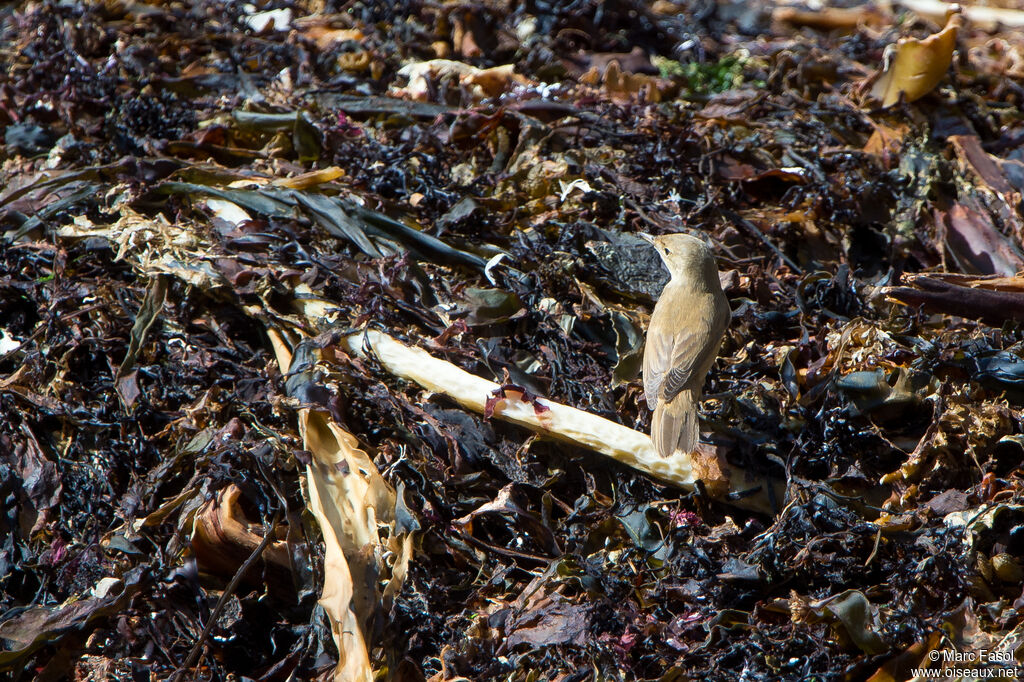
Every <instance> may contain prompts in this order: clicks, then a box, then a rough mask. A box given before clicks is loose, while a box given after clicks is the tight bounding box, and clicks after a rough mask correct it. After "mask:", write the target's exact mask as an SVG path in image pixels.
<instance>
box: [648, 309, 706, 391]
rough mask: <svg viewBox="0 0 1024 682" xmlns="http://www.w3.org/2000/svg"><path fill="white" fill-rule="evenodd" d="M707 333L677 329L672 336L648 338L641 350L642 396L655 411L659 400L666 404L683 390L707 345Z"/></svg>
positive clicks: (650, 335) (649, 335) (659, 335)
mask: <svg viewBox="0 0 1024 682" xmlns="http://www.w3.org/2000/svg"><path fill="white" fill-rule="evenodd" d="M707 337H708V334H707V330H696V329H693V328H690V329H680V330H678V331H677V332H676V333H675V334H653V335H652V334H650V333H648V335H647V345H646V347H645V348H644V395H645V396H646V397H647V407H649V408H650V409H652V410H653V409H654V408H655V406H657V404H658V397H659V396H660V397H662V398H664V400H665V401H666V402H668V401H670V400H672V398H674V397H675V396H676V395H677V394H678V393H679V391H681V390H682V389H683V387H684V386H685V385H686V382H688V381H689V380H690V377H691V376H692V375H693V368H694V366H695V365H696V363H697V362H698V361H699V360H700V359H701V357H700V356H701V355H703V353H702V352H701V351H702V350H704V347H705V346H706V345H707V341H708V338H707Z"/></svg>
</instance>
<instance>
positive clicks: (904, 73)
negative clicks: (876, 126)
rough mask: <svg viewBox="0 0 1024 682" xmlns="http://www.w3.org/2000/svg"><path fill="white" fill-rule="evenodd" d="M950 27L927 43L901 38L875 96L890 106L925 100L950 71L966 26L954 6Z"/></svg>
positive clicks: (924, 40)
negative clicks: (901, 102) (958, 37)
mask: <svg viewBox="0 0 1024 682" xmlns="http://www.w3.org/2000/svg"><path fill="white" fill-rule="evenodd" d="M952 8H953V9H951V11H950V15H949V18H948V19H947V20H946V27H945V28H943V29H942V30H941V31H939V32H938V33H935V34H934V35H930V36H928V37H927V38H924V39H923V40H918V39H917V38H900V40H899V42H897V43H896V46H895V48H894V54H893V55H892V57H891V59H890V60H889V62H888V68H886V69H885V72H884V73H883V74H882V76H881V77H880V78H879V79H878V80H877V81H876V82H875V85H874V87H872V89H871V96H872V97H874V98H876V99H879V100H881V101H882V106H883V107H889V106H892V105H893V104H896V103H897V102H898V101H900V97H901V96H902V98H903V99H904V101H907V102H913V101H914V100H918V99H921V98H922V97H924V96H925V95H927V94H928V93H929V92H931V91H932V90H933V89H934V88H935V86H936V85H938V84H939V81H940V80H942V77H943V76H944V75H945V74H946V71H947V70H949V65H950V64H951V63H952V61H953V50H954V49H955V48H956V35H957V30H958V29H959V28H960V27H961V26H963V17H962V16H961V14H960V8H959V7H958V6H956V5H953V6H952Z"/></svg>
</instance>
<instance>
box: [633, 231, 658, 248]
mask: <svg viewBox="0 0 1024 682" xmlns="http://www.w3.org/2000/svg"><path fill="white" fill-rule="evenodd" d="M636 236H637V237H640V239H643V240H644V241H646V242H648V243H650V245H651V246H654V237H652V236H651V235H649V234H647V233H646V232H637V233H636Z"/></svg>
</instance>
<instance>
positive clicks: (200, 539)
mask: <svg viewBox="0 0 1024 682" xmlns="http://www.w3.org/2000/svg"><path fill="white" fill-rule="evenodd" d="M241 497H242V489H241V488H239V487H238V486H237V485H235V484H234V483H232V484H230V485H229V486H228V487H226V488H224V489H223V490H221V491H220V492H219V493H217V497H216V499H214V500H210V501H209V502H207V503H206V505H205V506H204V507H203V509H202V510H201V511H200V512H199V514H197V515H196V517H195V522H194V524H193V527H192V549H193V551H195V553H196V558H197V559H198V560H199V563H200V565H202V566H203V567H204V568H205V569H206V570H209V571H212V572H214V573H220V574H223V575H233V574H234V572H235V571H236V570H238V567H239V566H240V565H241V564H242V562H244V561H245V560H246V558H248V557H249V555H250V554H252V553H253V551H254V550H255V549H256V548H257V547H258V546H259V544H260V543H261V542H263V537H262V535H261V534H262V532H263V529H262V527H261V526H260V525H259V524H254V523H252V522H251V521H250V520H249V519H248V518H246V516H245V512H243V511H242V507H241V505H240V500H241ZM263 559H265V560H266V561H268V562H270V563H272V564H275V565H277V566H280V567H281V568H284V569H288V568H290V562H289V560H288V545H287V543H286V542H285V541H284V540H275V541H273V542H271V543H270V544H269V545H267V548H266V549H264V550H263Z"/></svg>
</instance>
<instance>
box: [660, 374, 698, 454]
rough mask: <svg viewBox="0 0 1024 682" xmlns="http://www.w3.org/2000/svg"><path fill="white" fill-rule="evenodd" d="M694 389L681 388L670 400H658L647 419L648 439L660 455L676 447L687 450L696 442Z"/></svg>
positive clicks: (692, 449) (685, 451) (695, 446)
mask: <svg viewBox="0 0 1024 682" xmlns="http://www.w3.org/2000/svg"><path fill="white" fill-rule="evenodd" d="M694 394H695V391H693V390H692V389H683V390H682V391H680V392H679V394H678V395H676V396H675V397H674V398H673V399H672V401H671V402H668V403H666V402H664V401H661V400H659V401H658V406H657V407H655V408H654V416H653V417H652V419H651V440H653V441H654V449H655V450H656V451H657V452H658V454H659V455H661V456H662V457H668V456H670V455H672V454H673V453H674V452H675V451H676V450H682V451H683V452H684V453H687V454H689V453H691V452H693V451H694V450H696V449H697V443H698V442H699V441H700V429H699V425H698V422H697V405H696V400H695V398H696V396H695V395H694Z"/></svg>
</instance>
